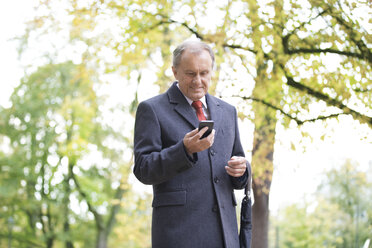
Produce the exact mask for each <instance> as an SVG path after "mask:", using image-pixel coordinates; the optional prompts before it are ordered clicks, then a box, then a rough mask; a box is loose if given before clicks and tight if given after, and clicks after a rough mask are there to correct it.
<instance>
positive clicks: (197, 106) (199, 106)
mask: <svg viewBox="0 0 372 248" xmlns="http://www.w3.org/2000/svg"><path fill="white" fill-rule="evenodd" d="M191 105H192V106H193V107H194V108H196V109H200V108H202V107H203V103H202V102H201V101H199V100H197V101H193V102H192V104H191Z"/></svg>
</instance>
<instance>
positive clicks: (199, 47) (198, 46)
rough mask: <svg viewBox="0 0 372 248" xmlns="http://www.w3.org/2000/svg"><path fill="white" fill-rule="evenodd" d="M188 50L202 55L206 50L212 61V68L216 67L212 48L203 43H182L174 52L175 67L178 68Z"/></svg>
mask: <svg viewBox="0 0 372 248" xmlns="http://www.w3.org/2000/svg"><path fill="white" fill-rule="evenodd" d="M187 49H192V50H191V52H192V53H200V52H201V51H203V50H206V51H207V52H208V53H209V55H210V56H211V59H212V68H213V66H214V53H213V51H212V48H211V47H210V46H209V45H207V44H206V43H204V42H201V41H184V42H183V43H181V44H180V45H179V46H178V47H177V48H176V49H175V50H174V51H173V66H174V67H175V68H177V66H178V65H179V64H180V62H181V56H182V53H183V52H184V51H186V50H187Z"/></svg>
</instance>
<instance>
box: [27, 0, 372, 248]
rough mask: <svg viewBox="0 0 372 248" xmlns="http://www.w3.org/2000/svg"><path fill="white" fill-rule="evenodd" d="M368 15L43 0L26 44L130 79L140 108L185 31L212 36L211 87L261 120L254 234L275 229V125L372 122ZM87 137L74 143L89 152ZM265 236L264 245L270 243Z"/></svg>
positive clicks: (332, 9)
mask: <svg viewBox="0 0 372 248" xmlns="http://www.w3.org/2000/svg"><path fill="white" fill-rule="evenodd" d="M369 12H370V6H369V4H368V2H366V1H345V0H337V1H336V0H326V1H319V0H304V1H302V2H301V3H299V2H298V1H293V0H283V1H255V0H231V1H208V0H200V1H195V0H179V1H166V0H156V1H145V0H126V1H123V0H107V1H103V0H99V1H98V0H89V1H83V0H70V1H68V0H54V1H39V5H38V6H37V7H36V11H35V18H34V19H33V20H31V21H30V22H29V28H28V30H27V32H26V34H25V36H23V37H22V39H21V41H22V42H21V44H22V45H23V47H21V49H20V51H22V52H23V53H22V54H21V55H27V47H28V45H29V44H30V42H31V41H34V40H37V41H40V42H41V41H43V40H44V41H45V40H47V41H48V44H51V45H48V46H45V49H44V48H43V51H42V52H40V54H48V58H51V59H52V60H53V61H66V60H68V59H70V58H68V57H69V56H68V55H69V54H71V51H74V52H72V53H73V57H74V60H76V61H78V62H76V61H75V63H76V64H83V65H85V67H86V68H89V72H92V71H94V72H97V77H98V78H99V79H100V80H102V79H104V77H103V75H105V76H108V75H110V76H117V77H119V78H120V80H122V81H126V82H127V85H128V92H127V93H128V97H125V99H126V100H128V101H129V103H131V104H132V105H131V108H130V110H131V111H134V110H135V107H136V104H137V103H138V101H139V100H141V96H140V95H139V94H137V91H136V90H137V89H139V88H141V86H143V87H145V89H147V88H146V86H148V85H149V83H148V82H149V81H150V82H155V83H154V84H156V85H158V88H156V89H158V91H159V92H164V91H165V89H167V87H168V85H169V83H170V82H171V80H172V77H171V76H172V73H171V71H170V56H171V51H172V50H173V49H174V48H175V46H176V45H177V44H179V43H180V42H181V41H182V40H184V39H186V38H194V39H195V38H197V39H201V40H203V41H205V42H207V43H210V44H211V45H212V47H213V49H214V50H215V51H216V61H217V66H216V69H217V70H216V72H217V73H216V75H215V77H214V84H213V85H212V87H211V93H216V94H217V95H219V96H221V97H223V98H225V99H228V100H232V98H234V97H235V103H236V104H237V105H238V106H239V110H240V114H239V116H240V117H242V118H250V119H251V120H252V122H253V123H254V125H255V132H254V138H253V139H254V140H253V142H252V143H253V149H252V165H253V171H254V181H253V190H254V194H255V195H254V196H255V206H254V209H253V210H254V215H253V216H254V218H258V220H260V223H263V225H262V226H259V225H256V226H255V228H254V237H262V236H265V233H266V232H267V226H268V202H269V200H268V198H269V192H270V186H271V177H272V173H273V169H274V166H273V157H274V143H275V134H276V125H278V124H280V125H284V126H288V125H295V126H296V125H302V124H303V123H305V122H315V121H317V120H325V119H328V118H338V117H339V116H341V115H351V116H352V117H353V118H354V119H355V120H358V121H359V122H360V123H363V124H365V125H368V126H369V127H371V126H372V118H371V111H372V110H371V99H372V97H371V90H372V89H371V84H370V82H371V79H372V78H371V73H370V71H371V57H372V55H371V36H370V35H369V33H370V28H369V27H370V26H369V24H368V23H367V22H368V18H369V14H368V13H369ZM52 34H53V35H52ZM50 37H54V39H51V38H50ZM42 44H43V43H42ZM61 44H62V45H61ZM21 57H22V56H21ZM25 57H27V56H25ZM41 63H43V62H41ZM102 81H105V80H102ZM150 84H151V83H150ZM133 88H134V89H135V90H133ZM132 93H133V94H132ZM139 93H141V92H139ZM156 93H157V92H156V91H155V92H152V94H156ZM87 118H88V117H87ZM87 128H88V130H89V128H90V125H88V126H87ZM88 133H89V131H88ZM82 135H84V134H83V133H82ZM128 137H130V135H128ZM128 137H127V138H128ZM84 142H85V141H84V139H82V140H74V142H73V143H71V145H72V144H74V145H76V146H77V147H78V148H81V149H82V150H81V151H79V152H83V151H84V147H85V145H87V144H86V143H84ZM67 148H69V147H66V151H67V150H68V149H67ZM70 155H71V156H72V158H73V159H75V157H76V156H77V157H76V158H78V157H79V156H78V154H76V155H74V154H70ZM81 180H83V182H84V179H83V178H82V179H81ZM85 184H88V182H86V181H85ZM85 186H86V187H90V188H91V189H92V190H101V189H102V188H104V187H103V186H100V187H98V188H97V187H95V186H99V185H85ZM106 188H107V187H106ZM89 199H90V200H92V201H94V202H95V203H96V204H99V203H102V202H104V200H103V201H101V202H100V200H99V199H94V197H93V198H89ZM93 212H94V211H93ZM96 216H98V215H96ZM256 222H257V221H256ZM256 231H257V232H259V233H255V232H256ZM258 234H260V235H258ZM261 240H263V242H261V244H256V245H259V246H257V247H267V242H266V243H265V239H261ZM254 242H255V239H254Z"/></svg>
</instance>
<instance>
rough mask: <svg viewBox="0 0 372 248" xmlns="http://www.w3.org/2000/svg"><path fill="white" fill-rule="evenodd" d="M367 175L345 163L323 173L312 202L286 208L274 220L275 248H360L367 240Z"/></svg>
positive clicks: (368, 192)
mask: <svg viewBox="0 0 372 248" xmlns="http://www.w3.org/2000/svg"><path fill="white" fill-rule="evenodd" d="M368 172H370V169H369V171H368ZM368 172H365V171H362V170H360V168H359V166H358V165H356V164H355V163H353V162H351V161H346V162H345V163H344V164H343V165H342V166H340V168H335V169H331V170H329V171H328V172H327V173H325V175H324V180H323V182H322V183H321V184H320V185H319V186H318V189H319V190H318V192H317V193H316V194H315V195H314V200H312V201H311V202H309V203H307V202H306V201H305V203H304V204H293V205H290V206H288V207H286V208H285V209H284V210H283V211H282V212H280V213H279V216H278V218H274V220H273V221H274V222H275V226H276V228H277V230H276V232H277V234H276V237H277V238H276V239H277V242H278V247H335V248H341V247H345V248H346V247H350V248H353V247H354V248H357V247H362V246H363V243H364V242H365V241H366V240H367V239H368V238H369V237H370V228H369V225H370V224H369V223H370V222H371V211H370V208H369V205H368V203H369V202H368V199H369V198H370V197H371V194H372V191H371V181H368V178H367V173H368Z"/></svg>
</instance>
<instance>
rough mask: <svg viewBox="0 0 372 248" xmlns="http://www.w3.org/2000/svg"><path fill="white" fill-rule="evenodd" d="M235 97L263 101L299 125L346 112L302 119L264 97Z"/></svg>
mask: <svg viewBox="0 0 372 248" xmlns="http://www.w3.org/2000/svg"><path fill="white" fill-rule="evenodd" d="M234 97H239V98H241V99H243V100H252V101H255V102H259V103H262V104H264V105H266V106H268V107H269V108H272V109H274V110H277V111H279V112H280V113H282V114H283V115H284V116H286V117H288V118H289V119H291V120H294V121H295V122H296V123H297V125H299V126H300V125H302V124H304V123H306V122H315V121H317V120H325V119H330V118H335V117H338V116H339V115H343V114H344V113H338V114H331V115H327V116H324V115H320V116H318V117H316V118H312V119H307V120H300V119H298V118H297V117H295V116H293V115H291V114H290V113H287V112H285V111H284V110H283V109H281V108H279V107H277V106H274V105H273V104H271V103H269V102H267V101H265V100H263V99H259V98H254V97H245V96H234Z"/></svg>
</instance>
